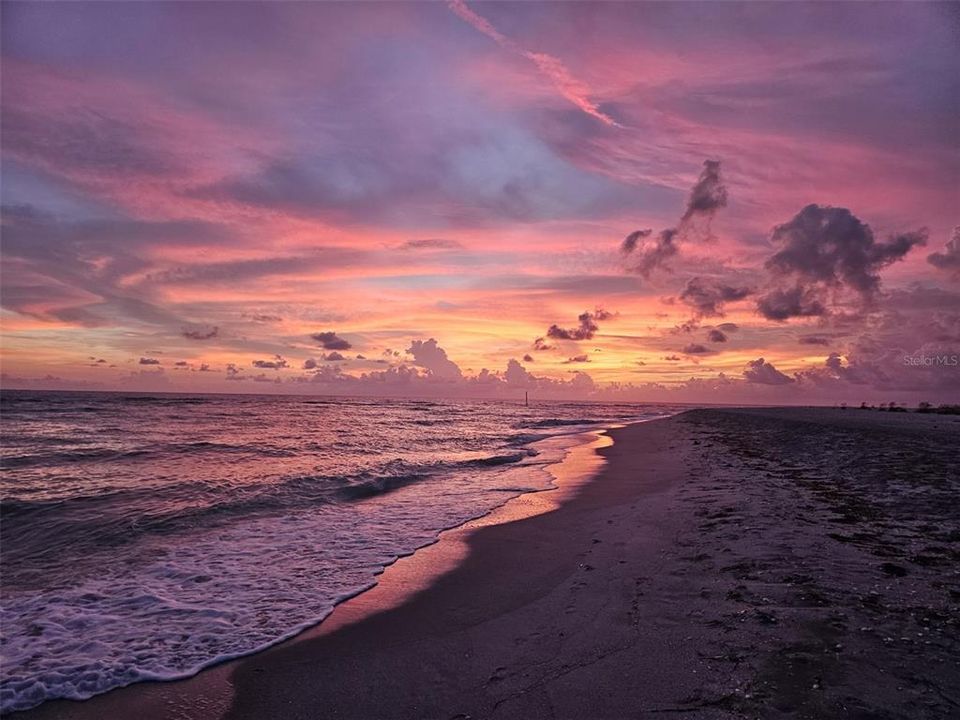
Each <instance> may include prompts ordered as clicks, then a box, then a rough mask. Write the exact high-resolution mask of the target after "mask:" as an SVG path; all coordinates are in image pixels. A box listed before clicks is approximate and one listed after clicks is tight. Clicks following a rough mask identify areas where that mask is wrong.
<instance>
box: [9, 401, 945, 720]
mask: <svg viewBox="0 0 960 720" xmlns="http://www.w3.org/2000/svg"><path fill="white" fill-rule="evenodd" d="M958 438H960V420H958V418H956V417H949V416H938V415H918V414H915V413H880V412H873V411H861V410H854V409H846V410H841V409H827V408H819V409H813V408H809V409H807V408H799V409H781V408H778V409H703V410H693V411H688V412H685V413H681V414H679V415H675V416H673V417H670V418H667V419H662V420H655V421H650V422H644V423H637V424H633V425H628V426H625V427H621V428H617V429H614V430H612V431H610V432H609V434H608V437H607V436H599V437H597V438H596V439H594V440H593V441H592V442H591V443H590V444H589V445H583V446H580V447H579V448H577V449H575V450H573V451H571V453H570V455H569V456H568V461H565V462H569V463H571V464H572V465H573V467H572V469H568V470H569V477H570V478H572V480H571V481H570V482H567V483H565V482H564V472H566V471H564V470H563V468H559V469H557V473H558V474H559V475H558V484H559V489H558V490H555V491H549V492H539V493H531V494H526V495H522V496H520V497H518V498H515V499H514V500H512V501H510V502H509V503H507V504H506V505H504V506H503V507H502V508H501V509H500V510H497V511H494V513H493V514H492V515H490V516H487V517H486V518H483V519H481V520H479V521H475V522H473V523H468V524H467V525H466V526H463V527H461V528H458V529H455V530H453V531H449V532H447V533H444V534H443V535H442V536H441V539H440V540H439V542H437V543H436V544H434V545H431V546H429V547H427V548H425V549H422V550H419V551H418V552H417V553H415V554H414V555H412V556H410V557H407V558H403V559H401V560H400V561H398V562H397V563H395V564H394V565H392V566H391V567H389V568H388V569H387V570H386V572H385V573H384V574H383V575H382V576H381V578H380V581H379V584H378V585H377V586H376V587H375V588H374V589H372V590H370V591H368V592H366V593H363V594H361V595H359V596H357V597H356V598H353V599H352V600H348V601H346V602H344V603H342V604H341V605H339V606H338V607H337V608H336V609H335V610H334V612H333V613H332V614H331V615H330V617H329V618H328V619H327V620H325V621H324V622H323V623H322V624H321V625H320V626H318V627H317V628H314V629H312V630H309V631H307V632H306V633H303V634H302V635H300V636H298V637H297V638H295V639H294V640H292V641H288V642H286V643H283V644H280V645H278V646H276V647H274V648H271V649H269V650H266V651H264V652H261V653H258V654H256V655H252V656H249V657H246V658H241V659H239V660H236V661H232V662H229V663H225V664H223V665H220V666H218V667H215V668H212V669H210V670H207V671H204V672H202V673H200V674H199V675H197V676H196V677H194V678H191V679H189V680H185V681H179V682H172V683H151V684H139V685H134V686H130V687H127V688H122V689H120V690H116V691H113V692H111V693H108V694H106V695H102V696H98V697H95V698H93V699H92V700H88V701H85V702H79V703H78V702H71V701H53V702H48V703H45V704H44V705H42V706H40V707H38V708H36V709H34V710H32V711H27V712H24V713H20V714H17V715H16V717H24V718H93V717H138V718H142V719H144V720H146V719H148V718H174V717H175V718H215V717H224V718H236V719H240V718H278V719H279V718H363V719H370V718H383V719H387V718H443V719H445V720H453V719H454V718H456V719H462V720H466V719H467V718H474V719H476V718H519V717H522V718H598V719H599V718H645V717H650V718H656V717H662V716H664V715H667V716H669V715H672V714H676V713H679V714H682V715H683V716H684V717H694V718H725V717H770V718H778V717H785V718H787V717H789V718H824V717H827V718H829V717H836V718H850V717H853V718H868V717H869V718H944V717H950V716H956V715H957V713H960V677H958V675H957V672H956V666H957V663H958V661H960V628H958V619H957V618H958V617H960V612H958V611H960V515H958V513H957V512H956V507H957V504H956V497H957V491H958V489H960V478H958V475H957V469H956V465H957V463H956V460H957V440H958ZM610 441H612V443H611V442H610ZM278 592H281V593H282V588H279V589H278Z"/></svg>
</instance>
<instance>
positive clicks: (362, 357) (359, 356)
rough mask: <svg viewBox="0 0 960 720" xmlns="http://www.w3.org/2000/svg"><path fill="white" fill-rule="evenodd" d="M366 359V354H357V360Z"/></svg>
mask: <svg viewBox="0 0 960 720" xmlns="http://www.w3.org/2000/svg"><path fill="white" fill-rule="evenodd" d="M366 359H367V356H366V355H357V360H366Z"/></svg>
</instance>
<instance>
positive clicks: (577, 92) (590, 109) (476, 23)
mask: <svg viewBox="0 0 960 720" xmlns="http://www.w3.org/2000/svg"><path fill="white" fill-rule="evenodd" d="M447 4H448V6H449V7H450V9H451V10H453V12H454V13H456V14H457V15H458V16H459V17H460V18H462V19H463V20H465V21H466V22H468V23H469V24H470V25H472V26H473V27H474V28H476V29H477V30H478V31H480V32H482V33H483V34H484V35H486V36H487V37H489V38H490V39H491V40H494V41H495V42H496V43H497V44H498V45H499V46H500V47H502V48H504V49H505V50H509V51H510V52H512V53H516V54H517V55H520V56H522V57H524V58H526V59H527V60H529V61H530V62H531V63H533V64H534V65H535V66H536V68H537V70H538V71H540V73H541V74H542V75H544V76H545V77H546V78H547V79H549V80H550V82H552V83H553V86H554V87H555V88H556V89H557V91H558V92H559V93H560V95H562V96H563V97H564V98H565V99H566V100H568V101H569V102H570V103H572V104H573V105H575V106H576V107H578V108H580V109H581V110H582V111H583V112H585V113H586V114H587V115H591V116H593V117H595V118H597V120H600V121H601V122H603V123H605V124H607V125H610V126H611V127H623V126H622V125H621V124H620V123H618V122H617V121H616V120H614V119H613V118H612V117H610V116H609V115H607V114H606V113H605V112H603V111H602V110H601V109H600V108H599V106H598V105H597V103H596V102H594V101H593V100H592V99H591V98H590V96H591V94H592V93H591V90H590V87H589V86H588V85H587V84H586V83H584V82H583V81H581V80H578V79H577V78H575V77H574V76H573V75H572V74H571V73H570V71H569V70H568V69H567V66H566V65H564V64H563V61H561V60H560V59H559V58H557V57H554V56H553V55H548V54H547V53H539V52H533V51H532V50H527V49H526V48H523V47H521V46H520V45H518V44H517V43H516V42H514V41H513V40H511V39H510V38H508V37H507V36H506V35H504V34H503V33H502V32H500V31H499V30H497V29H496V28H495V27H494V26H493V25H492V24H491V23H490V21H488V20H487V19H486V18H483V17H481V16H480V15H478V14H477V13H475V12H474V11H473V10H471V9H470V8H468V7H467V4H466V3H465V2H463V0H449V2H448V3H447Z"/></svg>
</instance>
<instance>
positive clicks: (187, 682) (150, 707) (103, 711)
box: [2, 416, 670, 720]
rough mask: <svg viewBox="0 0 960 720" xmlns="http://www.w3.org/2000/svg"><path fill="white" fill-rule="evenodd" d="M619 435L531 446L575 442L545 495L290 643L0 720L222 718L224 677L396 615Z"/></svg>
mask: <svg viewBox="0 0 960 720" xmlns="http://www.w3.org/2000/svg"><path fill="white" fill-rule="evenodd" d="M667 417H670V416H664V417H662V418H659V417H658V418H651V419H646V420H639V421H637V422H636V423H630V424H631V425H632V424H644V423H648V422H652V421H654V420H662V419H666V418H667ZM619 427H623V426H620V425H612V426H608V427H603V428H595V429H588V430H586V429H585V430H580V431H578V432H575V433H570V434H568V435H564V434H558V435H553V436H548V437H545V438H543V439H542V440H540V441H538V442H543V441H550V440H557V439H560V438H564V437H566V438H571V439H572V438H581V440H580V442H575V443H572V444H571V445H570V446H569V447H567V448H565V449H564V454H563V457H562V458H561V459H560V460H559V461H558V462H556V463H551V464H550V465H546V466H544V468H543V469H544V471H546V472H547V473H549V474H550V475H551V476H552V479H551V483H552V487H547V488H543V489H541V490H531V491H527V492H523V493H520V494H519V495H517V496H514V497H512V498H510V499H509V500H507V501H506V502H505V503H504V504H502V505H499V506H497V507H494V508H493V509H492V510H490V511H489V512H487V513H485V514H484V515H481V516H479V517H477V518H471V519H469V520H467V521H465V522H463V523H460V524H459V525H455V526H453V527H450V528H444V529H441V530H439V531H438V533H437V537H436V538H435V540H434V541H433V542H431V543H428V544H426V545H423V546H421V547H419V548H417V549H416V550H414V551H413V552H412V553H408V554H405V555H400V556H398V557H397V558H396V559H395V560H394V561H393V562H391V563H389V564H387V565H385V566H384V568H383V571H382V572H380V573H378V574H377V575H375V581H374V584H373V585H371V586H370V587H367V588H364V589H361V590H358V591H357V592H356V593H355V594H353V595H351V596H349V597H346V598H344V599H343V600H341V601H340V602H338V603H337V604H336V605H335V607H334V609H333V610H332V611H331V612H330V613H329V614H328V615H327V616H326V617H325V618H323V619H322V620H320V621H318V622H316V623H315V624H313V625H311V626H309V627H306V628H303V629H301V630H299V631H297V632H295V633H294V634H293V635H291V636H289V637H286V638H284V639H281V640H278V641H277V642H275V643H273V644H271V645H269V646H267V647H263V648H260V649H257V650H254V651H251V652H250V653H245V654H243V655H240V656H237V657H235V658H230V659H226V660H221V661H219V662H216V663H214V664H212V665H210V666H207V667H205V668H203V669H201V670H199V671H198V672H196V673H194V674H193V675H190V676H187V677H183V678H175V679H170V680H143V681H138V682H135V683H131V684H130V685H125V686H122V687H118V688H113V689H111V690H108V691H106V692H103V693H100V694H97V695H94V696H92V697H90V698H86V699H84V700H71V699H54V700H49V701H46V702H44V703H41V704H40V705H38V706H35V707H33V708H30V709H27V710H19V711H15V712H12V713H4V714H3V715H2V717H11V718H17V719H21V718H23V719H24V720H31V719H33V718H37V719H38V720H44V719H45V718H64V719H67V718H69V719H73V718H76V719H78V720H88V719H89V720H94V719H97V718H102V717H104V716H110V715H111V714H113V713H128V714H129V713H130V712H131V711H132V708H133V707H136V708H137V710H136V713H137V715H138V716H139V718H140V720H154V719H156V720H160V719H163V718H168V717H170V716H171V714H170V713H171V712H172V711H171V707H172V706H176V707H177V709H176V710H175V711H173V712H175V714H176V717H178V718H198V719H199V718H203V719H204V720H206V719H207V718H212V717H222V716H223V715H225V714H226V712H227V711H228V709H229V701H230V698H231V696H232V688H231V686H230V674H231V672H232V670H233V669H234V667H235V666H237V665H239V664H240V663H243V662H244V661H246V660H248V659H250V658H253V657H257V656H259V655H261V654H263V653H266V652H270V651H271V650H275V649H279V648H282V647H286V646H288V645H294V644H297V643H300V642H305V641H308V640H310V639H312V638H315V637H322V636H323V635H326V634H328V633H330V632H333V631H334V630H336V629H339V628H341V627H345V626H347V625H350V624H353V623H357V622H361V621H362V620H363V619H365V618H367V617H369V616H372V615H375V614H377V613H379V612H383V611H387V610H390V609H391V608H394V607H397V606H398V605H401V604H402V603H404V602H405V601H407V600H409V599H410V598H411V597H413V596H414V595H415V594H416V593H418V592H421V591H423V590H426V589H427V588H429V586H430V585H431V584H432V583H434V582H435V581H436V580H437V578H439V577H441V576H443V575H444V574H446V573H449V572H451V571H452V570H454V569H455V568H456V567H457V565H458V564H459V563H460V562H462V560H463V558H464V557H466V555H467V553H468V552H469V547H468V545H469V538H470V535H471V534H472V533H474V532H476V531H477V530H478V529H480V528H483V527H491V526H494V525H501V524H504V523H509V522H514V521H516V520H520V519H523V518H525V517H531V516H533V515H536V514H540V513H545V512H549V511H550V510H552V509H554V508H555V507H557V506H559V505H560V504H562V503H563V502H565V501H566V500H568V499H569V497H570V496H571V495H573V494H575V493H576V492H577V491H578V490H579V489H580V488H581V487H582V486H583V485H584V484H586V483H589V482H590V481H591V480H593V479H594V478H595V477H596V474H597V473H598V472H599V471H600V469H601V468H602V467H603V465H604V464H605V460H604V459H603V457H601V456H600V455H599V454H598V453H597V452H596V451H597V450H599V449H600V448H602V447H606V446H608V445H609V444H611V443H612V441H611V440H610V438H609V432H610V431H611V430H613V429H616V428H619ZM534 444H536V443H534ZM184 713H186V714H184ZM211 713H212V714H211Z"/></svg>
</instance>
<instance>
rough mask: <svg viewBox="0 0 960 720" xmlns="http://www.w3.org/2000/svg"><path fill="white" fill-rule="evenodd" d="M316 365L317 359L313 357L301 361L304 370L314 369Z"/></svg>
mask: <svg viewBox="0 0 960 720" xmlns="http://www.w3.org/2000/svg"><path fill="white" fill-rule="evenodd" d="M316 367H317V361H316V359H315V358H307V359H306V360H304V361H303V369H304V370H315V369H316Z"/></svg>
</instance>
